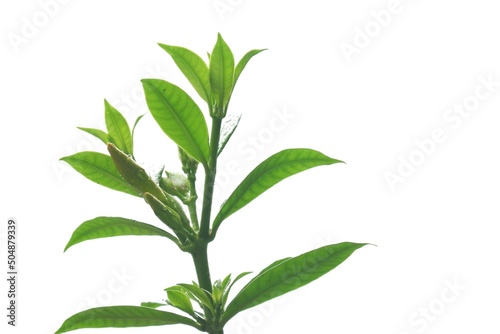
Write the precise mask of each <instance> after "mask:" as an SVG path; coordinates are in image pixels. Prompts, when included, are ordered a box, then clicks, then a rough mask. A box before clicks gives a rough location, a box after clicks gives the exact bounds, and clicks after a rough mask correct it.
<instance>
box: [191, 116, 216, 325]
mask: <svg viewBox="0 0 500 334" xmlns="http://www.w3.org/2000/svg"><path fill="white" fill-rule="evenodd" d="M220 129H221V119H215V118H213V119H212V133H211V136H210V158H209V161H208V164H207V165H206V166H204V167H205V186H204V190H203V207H202V211H201V220H200V233H199V237H198V240H197V241H196V246H195V248H194V250H193V251H192V252H191V255H192V257H193V262H194V266H195V268H196V275H197V277H198V284H199V285H200V287H201V288H202V289H205V290H206V291H208V292H212V279H211V278H210V266H209V264H208V252H207V248H208V242H209V240H208V239H209V232H210V214H211V211H212V198H213V193H214V184H215V175H216V171H217V149H218V147H219V140H220ZM203 311H204V312H205V318H206V320H207V324H208V326H207V327H208V328H207V331H208V332H209V333H210V334H222V333H223V332H222V331H214V329H212V326H211V325H212V324H213V322H214V320H215V319H213V315H212V312H211V311H210V310H209V309H208V308H207V307H205V308H204V310H203Z"/></svg>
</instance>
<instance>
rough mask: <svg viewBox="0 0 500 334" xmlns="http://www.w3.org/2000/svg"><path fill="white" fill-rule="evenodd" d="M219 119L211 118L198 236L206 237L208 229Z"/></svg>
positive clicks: (218, 136) (215, 171) (215, 170)
mask: <svg viewBox="0 0 500 334" xmlns="http://www.w3.org/2000/svg"><path fill="white" fill-rule="evenodd" d="M221 122H222V120H221V119H218V118H213V119H212V134H211V136H210V161H209V162H208V168H206V169H205V174H206V175H205V189H204V191H203V209H202V212H201V223H200V224H201V227H200V238H201V239H207V238H208V236H209V230H210V214H211V212H212V198H213V194H214V183H215V175H216V173H217V150H218V148H219V139H220V128H221Z"/></svg>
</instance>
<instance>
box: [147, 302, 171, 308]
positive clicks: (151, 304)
mask: <svg viewBox="0 0 500 334" xmlns="http://www.w3.org/2000/svg"><path fill="white" fill-rule="evenodd" d="M141 306H142V307H149V308H158V307H162V306H168V304H165V303H157V302H142V303H141Z"/></svg>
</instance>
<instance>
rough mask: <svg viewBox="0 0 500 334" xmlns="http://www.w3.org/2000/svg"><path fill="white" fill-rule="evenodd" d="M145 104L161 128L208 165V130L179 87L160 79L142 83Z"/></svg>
mask: <svg viewBox="0 0 500 334" xmlns="http://www.w3.org/2000/svg"><path fill="white" fill-rule="evenodd" d="M142 84H143V86H144V92H145V94H146V102H147V104H148V108H149V110H150V111H151V115H153V118H154V119H155V120H156V122H157V123H158V125H159V126H160V128H161V129H162V130H163V132H165V134H166V135H167V136H169V137H170V138H171V139H172V140H173V141H174V142H175V143H176V144H177V145H178V146H180V147H181V148H182V149H184V151H186V152H187V153H188V154H189V155H190V156H192V157H193V158H194V159H196V160H198V161H199V162H201V163H202V164H204V165H206V164H207V161H208V156H209V147H208V128H207V123H206V122H205V118H204V117H203V114H202V112H201V110H200V108H199V107H198V105H197V104H196V103H195V102H194V101H193V100H192V99H191V97H190V96H189V95H187V94H186V93H185V92H184V91H183V90H182V89H180V88H179V87H177V86H175V85H173V84H171V83H169V82H166V81H163V80H159V79H143V80H142Z"/></svg>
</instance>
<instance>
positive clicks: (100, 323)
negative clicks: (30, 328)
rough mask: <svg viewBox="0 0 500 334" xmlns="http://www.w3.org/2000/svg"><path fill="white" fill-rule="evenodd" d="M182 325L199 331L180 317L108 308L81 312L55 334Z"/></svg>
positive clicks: (133, 308)
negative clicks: (88, 329) (82, 329)
mask: <svg viewBox="0 0 500 334" xmlns="http://www.w3.org/2000/svg"><path fill="white" fill-rule="evenodd" d="M173 324H183V325H188V326H191V327H194V328H196V329H198V330H201V326H200V325H199V324H198V323H196V322H195V321H193V320H191V319H189V318H186V317H183V316H181V315H178V314H175V313H171V312H165V311H160V310H155V309H153V308H150V307H142V306H108V307H97V308H93V309H89V310H85V311H82V312H80V313H77V314H75V315H73V316H72V317H70V318H68V319H67V320H66V321H65V322H64V323H63V324H62V326H61V328H59V329H58V330H57V332H56V333H55V334H60V333H66V332H70V331H73V330H76V329H81V328H108V327H114V328H125V327H148V326H163V325H173Z"/></svg>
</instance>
